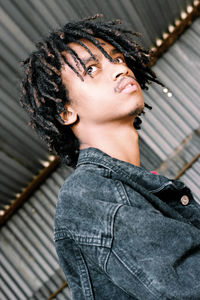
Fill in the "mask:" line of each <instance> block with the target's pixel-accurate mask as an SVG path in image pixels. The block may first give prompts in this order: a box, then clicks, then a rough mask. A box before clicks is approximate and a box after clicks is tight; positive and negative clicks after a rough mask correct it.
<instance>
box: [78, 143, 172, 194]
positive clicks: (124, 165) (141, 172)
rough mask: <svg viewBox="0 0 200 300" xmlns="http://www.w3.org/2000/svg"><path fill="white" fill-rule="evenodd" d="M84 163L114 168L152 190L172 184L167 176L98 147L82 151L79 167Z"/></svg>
mask: <svg viewBox="0 0 200 300" xmlns="http://www.w3.org/2000/svg"><path fill="white" fill-rule="evenodd" d="M83 164H93V165H99V166H103V167H105V168H107V169H110V170H112V171H113V172H112V173H113V174H115V175H118V176H121V178H122V177H123V175H124V176H125V177H126V178H127V180H128V179H130V180H131V181H133V182H135V183H138V184H139V185H142V186H143V187H144V188H145V189H147V190H148V191H151V192H157V191H159V190H160V189H161V188H164V187H165V186H166V185H169V184H172V181H171V180H169V179H168V178H166V177H165V176H161V175H155V174H152V173H150V172H149V171H147V170H145V169H144V168H143V167H137V166H135V165H133V164H130V163H128V162H125V161H122V160H119V159H116V158H113V157H111V156H109V155H108V154H106V153H104V152H103V151H101V150H99V149H97V148H92V147H90V148H87V149H83V150H81V151H80V154H79V158H78V163H77V167H78V166H80V165H83ZM118 176H117V177H118ZM113 177H114V175H113Z"/></svg>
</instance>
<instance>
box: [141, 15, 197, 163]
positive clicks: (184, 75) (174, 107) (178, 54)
mask: <svg viewBox="0 0 200 300" xmlns="http://www.w3.org/2000/svg"><path fill="white" fill-rule="evenodd" d="M198 53H200V20H199V19H198V20H196V21H195V22H194V23H193V25H192V26H191V27H190V28H189V29H188V30H187V31H186V32H185V33H184V34H183V35H182V36H181V37H180V39H179V40H178V41H177V42H176V43H175V44H174V45H173V46H172V47H171V48H170V49H169V50H168V51H167V52H166V53H165V54H164V55H163V56H162V58H161V59H159V60H158V62H157V63H156V65H155V66H154V67H153V70H154V71H155V72H156V73H157V75H158V76H159V78H160V79H161V80H162V81H163V82H164V83H165V84H166V86H167V87H168V88H169V89H170V91H171V92H172V94H173V96H172V97H171V98H169V97H168V96H167V94H164V93H163V92H162V88H161V87H159V86H157V85H152V88H150V89H149V91H148V92H145V93H144V94H145V100H146V102H147V103H150V104H151V105H152V106H153V110H152V111H151V112H148V113H147V114H146V115H145V117H144V120H145V121H144V122H143V126H142V129H143V130H142V131H141V132H140V135H141V137H142V138H143V140H144V141H145V142H146V143H147V144H148V145H149V146H150V148H152V149H153V150H154V152H155V153H156V154H157V155H158V157H160V159H161V160H162V161H164V160H165V159H167V157H168V156H169V155H170V154H171V153H172V152H173V151H174V149H175V148H177V146H178V145H179V144H180V143H181V142H182V141H183V139H184V138H185V137H186V136H188V135H189V134H191V132H192V131H193V130H195V129H197V128H198V127H199V120H200V97H199V95H200V85H199V78H200V68H199V66H200V62H199V56H198Z"/></svg>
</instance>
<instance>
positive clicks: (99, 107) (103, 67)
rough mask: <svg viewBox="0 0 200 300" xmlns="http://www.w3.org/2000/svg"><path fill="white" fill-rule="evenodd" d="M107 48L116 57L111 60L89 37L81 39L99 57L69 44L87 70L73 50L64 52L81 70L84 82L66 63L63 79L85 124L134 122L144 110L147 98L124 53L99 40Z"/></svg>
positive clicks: (78, 69) (72, 105) (80, 47)
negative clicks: (72, 53)
mask: <svg viewBox="0 0 200 300" xmlns="http://www.w3.org/2000/svg"><path fill="white" fill-rule="evenodd" d="M98 40H99V42H100V43H101V46H102V47H103V48H104V50H105V51H106V52H107V53H108V54H109V55H110V56H111V57H112V58H113V59H114V61H113V62H111V61H109V60H108V59H107V58H106V57H105V56H104V55H103V54H102V53H101V51H100V50H99V49H98V48H97V47H95V46H94V45H93V44H92V43H91V42H89V41H88V40H83V39H82V40H81V41H82V42H84V44H85V45H86V46H87V47H88V48H89V49H90V51H91V52H92V53H93V55H94V56H95V58H96V59H92V58H91V57H90V54H89V53H88V52H87V51H86V50H85V49H84V48H83V47H82V46H80V45H79V44H76V43H74V42H72V43H69V44H68V46H69V47H70V48H71V49H73V50H74V51H75V52H76V53H77V54H78V56H79V57H80V58H81V59H82V61H83V62H84V63H85V66H86V68H87V73H86V72H85V71H84V69H83V67H82V66H81V65H80V64H79V65H78V66H77V65H76V62H75V61H74V59H73V58H72V56H71V55H70V54H69V53H64V55H65V57H66V58H67V61H68V62H69V63H70V64H71V65H72V66H73V67H74V68H75V69H76V70H77V71H78V72H79V73H80V75H81V76H82V77H83V81H82V80H81V79H80V78H79V77H78V76H77V75H76V74H75V72H74V71H73V70H72V69H71V68H70V67H69V66H67V65H66V64H65V65H64V66H63V69H62V81H63V84H64V85H65V86H66V88H67V90H68V92H69V94H68V96H69V99H70V100H71V103H70V105H71V107H72V108H73V110H74V111H75V112H76V113H77V115H78V117H79V123H80V124H82V125H84V124H85V125H89V126H94V125H103V124H104V125H105V124H107V123H112V122H126V121H129V122H130V120H131V122H132V121H133V119H134V117H135V116H136V115H137V114H138V113H139V112H141V111H142V110H143V108H144V100H143V96H142V91H141V88H140V85H139V84H138V83H137V81H136V80H135V77H134V74H133V72H132V71H131V70H130V69H129V68H128V66H127V65H126V63H125V60H124V57H123V55H122V54H121V53H120V52H119V51H117V50H116V49H115V47H113V46H112V45H111V44H109V43H107V42H105V41H103V40H102V39H98Z"/></svg>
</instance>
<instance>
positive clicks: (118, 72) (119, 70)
mask: <svg viewBox="0 0 200 300" xmlns="http://www.w3.org/2000/svg"><path fill="white" fill-rule="evenodd" d="M128 74H129V71H128V68H127V67H126V66H125V65H114V68H113V72H112V79H113V80H114V81H115V80H117V79H118V78H119V77H120V76H126V75H128Z"/></svg>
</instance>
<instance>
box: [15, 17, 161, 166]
mask: <svg viewBox="0 0 200 300" xmlns="http://www.w3.org/2000/svg"><path fill="white" fill-rule="evenodd" d="M98 17H100V15H95V16H94V17H90V18H87V19H83V20H81V21H78V22H70V23H67V24H66V25H65V26H64V27H63V28H61V29H59V30H57V31H53V32H52V33H51V34H50V35H49V37H48V38H46V39H45V40H43V41H42V42H39V43H37V44H36V47H37V50H36V51H34V52H32V53H31V55H30V56H29V57H28V58H27V59H26V60H25V61H23V62H22V64H23V66H24V67H25V76H24V79H23V80H22V85H21V87H22V95H21V98H20V103H21V105H22V107H23V108H24V109H25V110H26V111H27V112H28V114H29V116H30V119H31V121H30V123H29V124H30V125H31V126H32V127H33V128H35V129H36V131H37V132H38V134H39V135H40V137H41V138H42V139H43V140H44V141H45V142H46V143H47V145H48V148H49V150H50V151H53V150H55V151H56V153H57V154H58V156H59V157H60V158H61V160H63V161H65V163H66V164H67V165H69V166H73V167H74V166H75V165H76V163H77V158H78V154H79V146H80V145H79V141H78V139H77V137H76V136H75V135H74V133H73V131H72V130H71V128H70V126H64V125H62V119H61V117H60V115H59V114H60V113H61V112H63V111H65V107H64V106H65V104H66V103H69V101H70V100H69V98H68V92H67V89H66V87H65V86H64V85H63V83H62V80H61V69H62V66H63V63H66V64H67V65H68V66H69V67H70V68H71V69H72V70H73V71H74V72H75V73H76V74H77V76H79V77H80V79H81V80H83V78H82V77H81V75H80V74H79V72H78V71H77V70H76V69H75V68H74V67H73V66H72V65H71V64H70V63H69V62H68V61H67V60H66V57H65V56H64V55H63V54H62V52H63V51H67V52H68V53H70V55H71V56H72V57H73V59H74V61H75V63H76V65H77V66H78V64H79V63H80V64H81V65H82V67H83V68H84V70H85V71H87V70H86V67H85V65H84V63H83V62H82V60H81V59H80V58H79V56H78V55H77V53H76V52H75V51H74V50H72V49H71V48H70V47H69V46H68V44H69V43H70V42H76V43H77V44H79V45H81V46H82V47H83V48H85V49H86V51H87V52H88V53H89V54H90V55H91V56H92V57H93V54H92V53H91V51H90V50H89V49H88V47H87V46H86V45H85V44H84V43H83V42H82V41H81V39H87V40H88V41H90V42H91V43H93V44H94V45H95V46H96V47H97V48H98V49H99V50H100V51H101V52H102V53H103V55H104V56H105V57H106V58H107V59H109V60H110V61H112V58H111V57H110V56H109V55H108V53H107V52H106V51H105V50H104V49H103V48H102V47H101V45H100V43H99V41H98V40H97V39H96V38H101V39H103V40H105V41H106V42H108V43H110V44H111V45H113V46H114V47H115V48H116V49H118V50H119V51H120V52H121V53H122V54H123V55H124V58H125V61H126V64H127V66H128V67H129V68H130V69H131V70H132V71H133V73H134V75H135V77H136V80H137V81H138V83H139V84H140V86H141V88H142V89H148V87H147V84H150V82H152V81H153V82H156V83H158V84H161V85H162V83H161V82H160V81H159V80H157V78H156V75H155V73H154V72H153V71H152V70H151V69H150V68H149V66H148V63H149V61H150V50H146V49H144V48H143V47H141V46H140V45H138V44H137V43H136V42H135V41H133V40H132V38H131V37H132V35H136V36H138V34H137V33H135V32H132V31H128V30H125V29H123V28H121V27H120V26H118V25H119V24H121V21H120V20H114V21H109V22H103V21H99V20H96V19H97V18H98ZM145 106H146V107H147V108H149V109H151V108H152V107H151V106H149V105H147V104H145ZM143 113H144V112H143ZM141 122H142V121H141V119H140V118H139V117H137V118H136V119H135V121H134V127H135V128H136V129H140V124H141Z"/></svg>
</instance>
